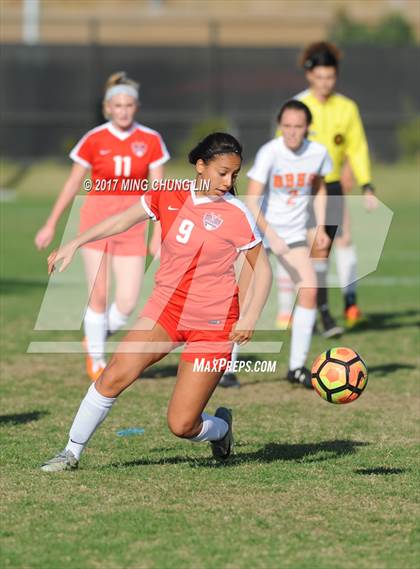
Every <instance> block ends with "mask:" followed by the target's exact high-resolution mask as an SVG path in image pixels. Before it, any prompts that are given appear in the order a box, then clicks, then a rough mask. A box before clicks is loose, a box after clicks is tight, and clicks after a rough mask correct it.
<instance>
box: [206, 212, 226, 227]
mask: <svg viewBox="0 0 420 569" xmlns="http://www.w3.org/2000/svg"><path fill="white" fill-rule="evenodd" d="M222 223H223V219H222V218H221V217H220V215H217V213H213V212H211V213H205V214H204V215H203V225H204V228H205V229H207V231H214V230H215V229H219V227H220V226H221V225H222Z"/></svg>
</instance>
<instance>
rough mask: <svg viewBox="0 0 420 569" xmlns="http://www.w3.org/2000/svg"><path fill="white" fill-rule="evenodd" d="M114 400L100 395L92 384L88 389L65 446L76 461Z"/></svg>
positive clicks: (114, 398)
mask: <svg viewBox="0 0 420 569" xmlns="http://www.w3.org/2000/svg"><path fill="white" fill-rule="evenodd" d="M116 399H117V398H116V397H104V395H101V394H100V393H99V391H97V390H96V388H95V384H94V383H92V385H91V386H90V387H89V389H88V392H87V393H86V395H85V398H84V399H83V401H82V402H81V404H80V407H79V410H78V411H77V413H76V416H75V418H74V421H73V424H72V426H71V429H70V438H69V442H68V443H67V446H66V450H71V452H72V453H73V454H74V456H75V457H76V458H77V459H78V460H79V458H80V455H81V454H82V452H83V450H84V448H85V446H86V445H87V443H88V441H89V439H90V437H91V436H92V435H93V433H94V432H95V431H96V429H97V428H98V427H99V425H100V424H101V423H102V421H103V420H104V419H105V417H106V416H107V415H108V413H109V412H110V410H111V407H112V405H113V404H114V402H115V401H116Z"/></svg>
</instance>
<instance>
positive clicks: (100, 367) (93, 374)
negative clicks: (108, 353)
mask: <svg viewBox="0 0 420 569" xmlns="http://www.w3.org/2000/svg"><path fill="white" fill-rule="evenodd" d="M83 347H84V349H85V350H86V373H87V374H88V377H89V379H90V380H91V381H93V382H95V381H96V380H97V379H99V378H100V377H101V375H102V372H103V371H104V369H105V367H106V363H105V362H104V361H100V362H95V361H94V359H93V358H92V356H90V355H89V353H88V351H87V341H86V338H83Z"/></svg>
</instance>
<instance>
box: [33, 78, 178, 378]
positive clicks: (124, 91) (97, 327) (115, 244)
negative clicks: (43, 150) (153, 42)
mask: <svg viewBox="0 0 420 569" xmlns="http://www.w3.org/2000/svg"><path fill="white" fill-rule="evenodd" d="M138 89H139V85H138V84H137V83H136V82H134V81H133V80H131V79H129V78H128V77H127V76H126V74H125V73H115V74H113V75H111V76H110V78H109V79H108V81H107V83H106V87H105V96H104V101H103V111H104V115H105V117H106V118H108V119H109V122H106V123H105V124H102V125H101V126H98V127H96V128H94V129H92V130H90V131H89V132H88V133H87V134H85V136H83V137H82V139H81V140H80V141H79V142H78V144H76V146H75V147H74V149H73V150H72V151H71V153H70V157H71V158H72V160H73V161H74V165H73V168H72V171H71V173H70V176H69V177H68V179H67V181H66V183H65V184H64V187H63V189H62V191H61V193H60V195H59V197H58V198H57V200H56V202H55V204H54V207H53V209H52V211H51V214H50V216H49V217H48V219H47V221H46V223H45V225H44V226H43V227H42V228H41V229H40V230H39V231H38V233H37V235H36V237H35V244H36V246H37V247H38V249H44V248H45V247H48V245H49V244H50V243H51V241H52V240H53V238H54V233H55V228H56V225H57V223H58V221H59V219H60V217H61V216H62V214H63V213H64V211H65V209H66V208H67V206H68V205H69V204H70V203H72V202H73V200H74V198H75V197H76V195H77V194H78V192H79V190H80V186H81V184H82V181H83V179H84V178H85V177H86V175H87V174H88V172H89V171H90V175H91V185H92V189H91V191H90V193H89V194H88V195H87V197H86V200H85V202H84V204H83V207H82V209H81V214H80V232H81V233H83V232H84V231H86V230H87V229H89V228H90V227H92V226H94V225H96V224H97V223H99V222H100V221H102V220H103V219H106V218H108V217H109V216H111V215H115V214H118V213H120V212H122V211H124V210H126V209H127V208H129V207H130V206H132V205H133V204H135V203H137V202H138V195H136V194H135V193H131V194H130V192H129V191H126V192H124V191H123V189H124V187H125V188H127V187H129V186H128V185H129V183H130V181H133V182H134V181H135V182H137V183H139V182H141V181H142V180H145V181H147V179H149V180H150V182H153V180H157V179H162V177H163V164H164V163H165V162H166V161H167V160H168V159H169V154H168V151H167V149H166V146H165V144H164V142H163V140H162V138H161V136H160V135H159V133H158V132H156V131H155V130H152V129H150V128H148V127H146V126H144V125H141V124H138V123H137V122H135V120H134V117H135V114H136V112H137V110H138V108H139V103H138ZM104 188H105V189H108V191H106V192H104V191H103V189H104ZM145 230H146V224H145V223H141V224H138V225H136V226H135V227H132V228H130V229H129V230H127V231H125V232H124V233H121V234H119V235H116V236H111V237H107V238H104V239H101V240H98V241H95V242H94V243H87V244H85V245H84V246H83V260H84V265H85V271H86V276H87V281H88V287H89V303H88V307H87V310H86V314H85V317H84V330H85V341H84V342H85V347H86V351H87V354H86V369H87V373H88V375H89V377H90V378H91V380H92V381H95V380H96V379H97V378H98V377H99V376H100V375H101V373H102V371H103V370H104V368H105V365H106V364H105V359H104V351H105V340H106V337H107V334H109V333H111V334H112V333H114V332H116V331H117V330H118V329H119V328H121V327H122V326H124V324H125V323H126V322H127V319H128V317H129V315H130V313H131V312H132V311H133V310H134V308H135V306H136V303H137V298H138V294H139V290H140V286H141V282H142V277H143V273H144V259H145V256H146V242H145ZM158 233H159V232H156V235H157V238H159V237H158ZM109 268H112V269H113V272H114V275H115V280H116V287H115V300H114V302H113V303H112V304H111V306H110V307H109V309H108V311H107V295H108V287H109V282H108V281H109V279H108V278H107V275H108V269H109Z"/></svg>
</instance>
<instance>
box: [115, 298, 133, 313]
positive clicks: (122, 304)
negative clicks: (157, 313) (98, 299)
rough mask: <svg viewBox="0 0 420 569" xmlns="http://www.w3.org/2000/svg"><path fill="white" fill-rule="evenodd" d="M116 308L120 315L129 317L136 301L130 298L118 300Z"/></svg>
mask: <svg viewBox="0 0 420 569" xmlns="http://www.w3.org/2000/svg"><path fill="white" fill-rule="evenodd" d="M117 307H118V310H119V311H120V312H121V313H122V314H125V315H126V316H130V314H131V313H132V312H133V310H134V309H135V308H136V299H135V298H130V297H122V298H118V301H117Z"/></svg>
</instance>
